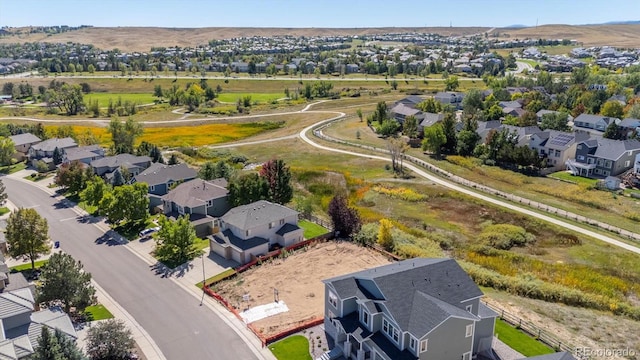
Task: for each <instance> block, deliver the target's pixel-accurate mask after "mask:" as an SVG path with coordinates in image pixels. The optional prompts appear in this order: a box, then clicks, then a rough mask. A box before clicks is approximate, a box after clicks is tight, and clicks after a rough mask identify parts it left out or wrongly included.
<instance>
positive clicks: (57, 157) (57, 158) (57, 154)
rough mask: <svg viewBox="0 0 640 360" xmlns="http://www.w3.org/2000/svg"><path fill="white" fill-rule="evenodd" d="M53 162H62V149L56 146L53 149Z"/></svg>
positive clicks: (58, 163) (56, 163)
mask: <svg viewBox="0 0 640 360" xmlns="http://www.w3.org/2000/svg"><path fill="white" fill-rule="evenodd" d="M53 163H54V164H55V165H60V164H62V151H61V150H60V149H59V148H57V147H56V148H55V149H53Z"/></svg>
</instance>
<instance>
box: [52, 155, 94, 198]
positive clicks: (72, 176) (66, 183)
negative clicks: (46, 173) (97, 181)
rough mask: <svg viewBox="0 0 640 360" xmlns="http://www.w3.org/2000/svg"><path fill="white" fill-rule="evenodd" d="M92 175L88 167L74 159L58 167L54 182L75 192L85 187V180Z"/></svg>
mask: <svg viewBox="0 0 640 360" xmlns="http://www.w3.org/2000/svg"><path fill="white" fill-rule="evenodd" d="M92 176H93V171H92V170H91V168H90V167H87V166H85V165H84V164H83V163H81V162H80V161H77V160H75V161H72V162H70V163H64V164H62V165H61V166H60V167H59V168H58V170H57V172H56V177H55V179H54V182H55V184H56V185H58V186H63V187H66V188H67V191H69V192H70V193H72V194H77V193H78V192H80V191H82V189H84V188H85V186H86V183H87V180H89V179H90V178H91V177H92Z"/></svg>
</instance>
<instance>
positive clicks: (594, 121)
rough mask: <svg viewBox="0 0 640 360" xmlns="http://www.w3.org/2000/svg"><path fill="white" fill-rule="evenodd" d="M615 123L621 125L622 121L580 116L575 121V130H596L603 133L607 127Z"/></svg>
mask: <svg viewBox="0 0 640 360" xmlns="http://www.w3.org/2000/svg"><path fill="white" fill-rule="evenodd" d="M613 122H615V123H616V124H620V119H618V118H610V117H606V116H602V115H593V114H580V115H579V116H578V117H577V118H575V119H573V128H574V129H575V130H576V131H590V130H595V131H596V132H599V133H602V132H604V131H605V130H606V129H607V126H609V125H610V124H611V123H613Z"/></svg>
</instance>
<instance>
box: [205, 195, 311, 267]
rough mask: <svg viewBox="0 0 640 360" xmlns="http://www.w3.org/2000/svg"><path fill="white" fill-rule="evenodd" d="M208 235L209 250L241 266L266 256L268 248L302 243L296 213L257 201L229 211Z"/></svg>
mask: <svg viewBox="0 0 640 360" xmlns="http://www.w3.org/2000/svg"><path fill="white" fill-rule="evenodd" d="M218 225H219V228H218V231H217V232H216V233H215V234H213V235H212V236H209V237H208V238H209V243H210V247H211V251H213V252H214V253H216V254H218V255H220V256H222V257H224V258H225V259H233V260H235V261H237V262H238V263H240V264H245V263H247V262H249V261H251V260H252V257H253V256H258V255H262V254H266V253H267V252H268V251H269V247H270V246H274V245H275V246H279V247H286V246H290V245H293V244H295V243H298V242H300V241H302V240H303V230H302V228H300V227H299V226H298V212H297V211H295V210H292V209H289V208H288V207H286V206H283V205H280V204H274V203H271V202H269V201H265V200H260V201H256V202H253V203H251V204H248V205H242V206H238V207H235V208H233V209H231V210H229V211H228V212H227V213H226V214H224V215H223V216H222V217H221V218H220V219H219V222H218Z"/></svg>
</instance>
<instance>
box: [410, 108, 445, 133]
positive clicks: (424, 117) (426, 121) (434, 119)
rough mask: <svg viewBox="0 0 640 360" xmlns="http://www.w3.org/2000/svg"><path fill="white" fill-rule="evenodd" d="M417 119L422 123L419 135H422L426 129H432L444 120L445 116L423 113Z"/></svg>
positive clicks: (419, 127)
mask: <svg viewBox="0 0 640 360" xmlns="http://www.w3.org/2000/svg"><path fill="white" fill-rule="evenodd" d="M416 118H417V119H418V120H419V121H420V123H419V124H418V133H420V134H422V133H423V132H424V129H425V128H428V127H431V126H433V125H435V124H437V123H439V122H441V121H442V120H444V114H442V113H440V114H434V113H428V112H423V113H421V114H419V115H418V116H416Z"/></svg>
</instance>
